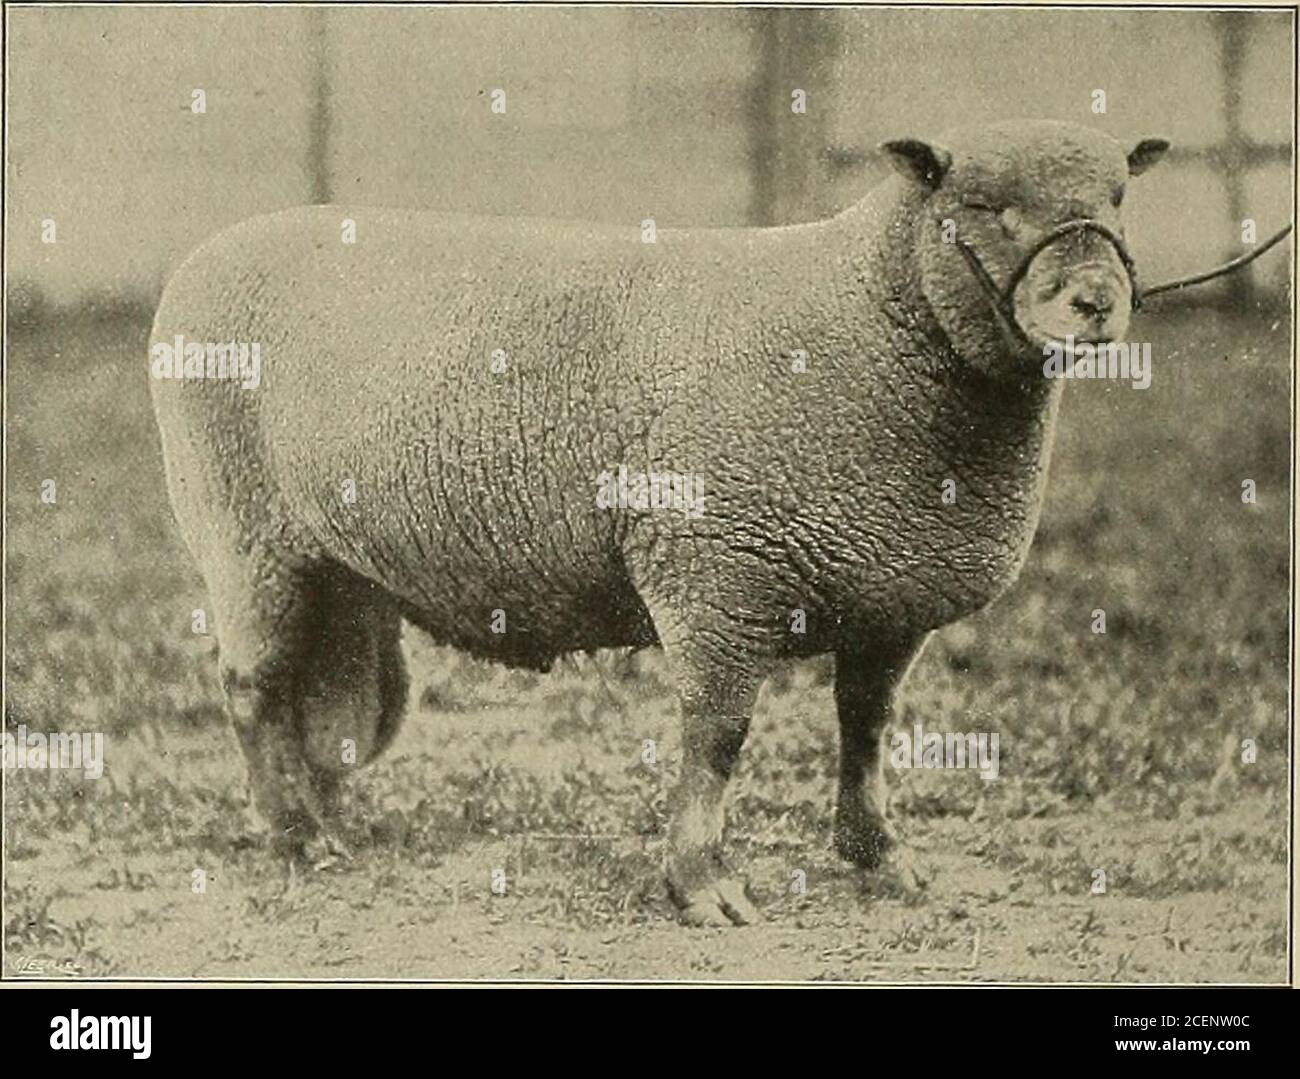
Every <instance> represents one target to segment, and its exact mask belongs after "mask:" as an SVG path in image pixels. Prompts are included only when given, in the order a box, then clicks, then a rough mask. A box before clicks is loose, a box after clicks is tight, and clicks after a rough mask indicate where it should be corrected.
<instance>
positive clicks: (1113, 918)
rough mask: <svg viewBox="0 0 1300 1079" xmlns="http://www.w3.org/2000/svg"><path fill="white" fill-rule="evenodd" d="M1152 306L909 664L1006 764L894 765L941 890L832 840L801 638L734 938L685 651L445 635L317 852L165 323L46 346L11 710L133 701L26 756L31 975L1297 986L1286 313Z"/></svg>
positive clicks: (11, 960)
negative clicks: (275, 756)
mask: <svg viewBox="0 0 1300 1079" xmlns="http://www.w3.org/2000/svg"><path fill="white" fill-rule="evenodd" d="M1135 330H1136V331H1138V332H1142V333H1145V334H1147V335H1149V337H1150V339H1151V340H1152V341H1153V342H1154V346H1153V356H1154V383H1153V386H1152V388H1151V389H1149V390H1147V391H1145V392H1138V391H1134V390H1132V389H1131V388H1129V387H1128V386H1127V385H1119V384H1106V383H1093V384H1079V385H1072V386H1070V387H1069V388H1068V392H1067V394H1066V401H1065V405H1064V408H1063V411H1062V421H1061V430H1060V436H1059V441H1058V443H1057V451H1056V455H1055V459H1054V463H1053V476H1052V483H1051V487H1050V492H1049V497H1048V502H1047V505H1046V507H1045V510H1044V514H1043V522H1042V527H1041V529H1040V532H1039V535H1038V538H1037V541H1036V543H1035V546H1034V549H1033V553H1032V554H1031V556H1030V560H1029V563H1028V565H1027V566H1026V568H1025V570H1024V573H1023V574H1022V576H1021V579H1020V582H1019V583H1018V584H1017V585H1016V587H1015V588H1014V589H1013V590H1012V591H1011V592H1010V593H1009V594H1008V595H1007V596H1006V597H1005V598H1003V599H1002V600H1001V601H1000V602H999V603H997V604H996V605H995V606H994V607H993V608H992V609H990V610H988V611H986V612H984V613H983V614H981V615H980V616H978V617H976V618H973V619H970V620H969V621H967V622H965V623H963V624H960V625H958V626H954V627H950V628H949V629H947V630H945V631H944V632H942V633H940V634H939V635H937V636H936V638H935V639H934V640H933V641H932V642H931V646H930V648H929V649H928V651H927V652H926V653H925V655H924V656H923V657H922V659H921V661H920V662H919V663H918V665H917V666H916V668H915V669H914V671H913V674H912V676H911V679H910V681H909V683H908V684H907V685H906V687H905V688H904V690H903V693H902V724H903V727H904V729H910V728H911V725H912V723H913V722H921V723H922V725H923V726H924V727H926V728H927V729H933V730H960V729H968V730H982V731H997V732H1000V735H1001V774H1000V777H999V779H998V780H997V781H996V782H992V783H984V782H982V781H981V780H980V779H978V778H977V777H976V776H975V775H974V774H973V773H953V772H931V773H912V772H897V773H894V774H893V775H892V776H891V801H892V805H893V811H894V813H895V815H896V816H897V818H898V820H899V824H900V828H901V830H902V832H903V833H904V835H905V836H906V838H907V839H908V841H909V842H910V843H911V844H912V845H913V846H914V847H915V848H916V849H917V850H918V851H919V852H921V853H922V855H923V857H924V858H925V859H928V861H929V862H930V866H931V869H932V871H933V874H934V876H933V881H932V883H931V885H930V887H929V888H928V889H927V890H926V891H925V892H923V893H921V894H920V895H902V894H896V893H893V892H891V890H890V888H889V887H888V885H887V884H886V883H884V882H883V881H882V880H878V879H873V878H872V877H870V876H865V877H864V876H860V875H859V874H858V873H856V872H855V871H853V870H851V869H849V868H848V867H846V866H844V865H842V864H841V863H840V862H838V860H837V859H836V858H835V857H834V856H833V854H832V853H831V852H830V851H829V849H828V848H829V807H830V805H831V800H832V797H833V784H832V781H831V779H830V777H831V776H833V774H834V759H835V756H834V755H835V740H834V718H833V709H832V702H831V692H830V685H829V680H828V673H827V669H826V667H825V666H824V665H820V664H807V665H803V666H799V667H793V668H790V669H788V670H782V671H778V672H776V674H775V676H774V677H773V679H772V680H771V681H770V682H769V684H768V686H767V687H766V688H765V690H764V693H763V696H762V699H761V701H760V704H759V709H758V714H757V717H756V721H755V726H754V729H753V733H752V735H751V738H750V742H749V744H748V746H747V749H746V752H745V755H744V758H743V765H742V768H741V772H740V775H739V778H738V781H737V783H736V788H737V789H736V792H735V794H736V797H735V802H734V807H733V812H732V821H733V829H734V843H733V846H734V850H733V851H732V855H733V856H734V857H735V858H736V859H737V861H739V862H741V863H742V864H748V865H749V867H750V870H751V876H752V880H753V885H754V890H755V893H756V896H757V898H758V899H759V901H760V904H761V906H762V907H764V908H765V910H766V912H767V915H768V922H767V924H765V925H762V926H757V927H752V928H747V929H742V930H733V931H730V932H725V931H687V930H683V929H681V928H679V927H677V926H675V925H674V924H673V923H672V921H671V912H670V910H669V907H668V903H667V900H666V897H665V896H664V894H663V892H662V889H661V886H660V884H659V879H658V869H657V860H658V853H659V848H660V843H661V826H662V819H663V800H664V791H665V789H666V787H667V786H668V785H669V784H670V782H671V779H672V776H671V767H670V765H666V764H660V765H656V766H648V765H646V764H644V763H642V761H641V751H642V745H643V742H644V740H645V739H648V738H649V739H654V740H656V741H657V743H658V745H659V758H660V760H662V761H664V762H671V761H672V760H673V759H674V757H675V754H674V752H673V745H674V740H675V737H676V733H675V730H674V722H673V714H672V702H671V699H670V697H669V694H668V692H667V690H666V686H665V682H664V680H663V676H662V671H661V668H660V666H659V663H658V657H657V656H656V655H655V654H653V653H644V654H641V655H638V656H635V657H630V658H629V657H625V656H620V655H614V654H609V655H602V656H600V657H598V658H596V659H582V660H581V661H577V662H574V663H573V664H571V665H569V666H567V667H566V668H564V669H562V670H559V671H557V672H556V673H554V674H552V675H549V676H545V677H536V676H532V675H520V674H515V673H511V672H507V671H504V670H501V669H498V668H492V667H486V666H482V665H479V664H476V663H473V662H470V661H467V660H465V659H464V658H462V657H460V656H458V655H456V654H454V653H450V652H446V651H443V650H440V649H437V648H434V647H433V646H432V645H430V644H429V643H428V642H427V641H426V640H424V639H421V638H420V637H419V636H418V634H416V633H415V631H410V632H409V633H408V646H409V652H410V655H411V659H412V665H413V666H412V675H413V682H414V687H413V697H414V699H413V702H412V710H411V715H410V717H409V718H408V721H407V724H406V727H405V729H404V731H403V732H402V734H401V735H400V736H399V738H398V741H397V743H396V744H395V745H394V747H393V748H392V750H390V752H389V753H388V755H387V756H386V757H385V758H384V759H383V760H381V761H380V762H379V763H378V764H376V765H375V766H373V767H371V768H369V769H367V770H365V771H364V772H361V773H359V774H358V776H357V777H356V779H355V781H354V783H353V785H352V788H351V793H350V797H349V802H348V805H347V815H348V829H349V832H350V837H351V839H352V841H353V844H354V847H355V851H356V856H355V858H354V860H353V861H352V862H351V863H349V864H346V865H341V866H337V867H335V868H333V869H329V870H326V871H321V872H317V873H313V874H308V875H304V876H299V875H294V876H286V875H285V873H284V872H283V871H282V870H281V869H280V867H279V866H278V865H277V864H276V863H274V862H273V861H272V860H271V858H270V857H269V855H268V853H267V851H266V850H265V849H264V840H263V837H262V836H261V834H260V833H259V832H258V830H257V828H256V826H255V824H254V822H253V821H252V820H251V818H250V817H249V814H248V810H247V795H246V787H245V781H244V774H243V765H242V761H241V759H240V756H239V751H238V748H237V746H236V744H235V741H234V739H233V736H232V735H231V734H230V733H229V732H228V731H227V730H226V728H225V725H224V723H223V720H222V717H221V712H220V701H219V692H218V688H217V685H216V682H215V664H214V659H213V657H214V653H215V645H214V643H213V641H212V639H211V638H208V637H201V636H195V635H194V634H193V633H192V632H191V612H192V611H193V610H194V609H195V608H200V607H205V606H206V600H205V598H204V595H203V592H202V587H201V584H200V581H199V578H198V576H197V574H196V572H195V571H194V569H193V568H192V567H191V565H190V564H189V561H188V558H187V556H186V555H185V553H184V551H183V549H182V548H181V546H180V543H179V540H178V539H177V537H176V535H175V532H174V530H173V528H172V524H171V520H170V516H169V511H168V508H167V504H166V499H165V494H164V491H163V485H162V479H161V476H162V466H161V459H160V456H159V450H158V444H157V438H156V435H155V433H154V430H153V425H152V416H151V414H150V412H149V407H148V393H147V386H146V382H145V378H146V375H145V356H146V350H145V341H146V335H147V328H146V327H145V326H144V325H143V324H135V323H104V322H100V323H94V322H86V323H77V322H67V323H65V324H63V325H61V326H59V327H58V328H57V329H49V330H45V331H42V332H36V333H32V334H28V335H25V336H23V337H22V338H20V339H18V340H16V341H14V342H12V343H11V350H10V368H9V379H8V392H9V404H8V438H9V446H8V479H7V490H6V496H7V498H6V507H7V508H6V518H7V526H8V563H7V572H6V582H5V583H6V590H5V602H6V614H7V618H8V623H7V625H8V638H7V661H8V670H7V699H6V723H7V724H8V725H9V727H10V728H11V729H12V728H13V727H16V726H17V725H18V724H26V725H27V727H28V729H29V730H41V731H49V730H55V729H58V730H66V731H102V732H104V733H105V735H106V739H107V754H106V755H107V769H106V771H105V775H104V777H103V778H102V779H100V780H98V781H86V780H79V779H70V778H69V777H66V776H59V775H54V774H52V773H48V774H38V773H31V772H12V773H8V774H7V775H6V777H5V804H4V811H5V818H4V819H5V837H4V838H5V881H4V884H5V890H4V895H5V910H4V937H5V945H6V964H7V969H6V973H8V974H14V973H18V972H19V971H20V970H23V971H27V972H28V973H31V972H33V971H34V970H35V969H36V967H35V966H34V964H36V963H38V962H44V963H46V964H49V963H51V962H57V963H67V964H69V966H70V969H75V970H77V971H79V972H80V973H82V974H85V975H110V974H111V975H120V976H146V975H175V976H190V975H195V976H206V977H215V976H222V977H268V976H288V975H296V976H299V977H383V976H387V977H423V978H429V977H515V978H519V977H545V978H565V977H568V978H576V977H596V978H610V977H621V978H627V977H647V978H660V979H696V978H722V979H774V978H780V979H786V978H789V979H866V980H891V981H900V980H903V981H906V980H913V979H917V980H945V981H951V980H1006V979H1013V980H1018V979H1027V980H1077V979H1088V980H1102V981H1107V980H1115V981H1149V980H1168V981H1208V980H1216V981H1217V980H1227V981H1252V982H1253V981H1279V980H1282V979H1283V978H1284V977H1285V975H1286V966H1285V956H1286V953H1287V921H1286V903H1287V820H1288V818H1287V782H1288V775H1289V771H1288V763H1287V751H1288V750H1287V747H1288V726H1287V651H1288V627H1289V614H1288V561H1287V560H1288V521H1289V506H1288V498H1289V494H1288V486H1289V473H1288V462H1289V414H1290V413H1289V393H1290V386H1289V362H1288V350H1287V349H1288V346H1287V342H1288V326H1287V325H1286V323H1285V321H1281V322H1278V321H1273V320H1271V319H1269V318H1264V317H1260V318H1256V319H1254V320H1252V321H1250V322H1241V321H1227V320H1224V319H1221V318H1220V317H1219V316H1216V315H1214V314H1213V313H1199V314H1197V315H1195V316H1191V315H1188V314H1183V315H1177V316H1173V317H1170V318H1168V319H1165V320H1161V321H1156V320H1154V319H1152V320H1150V321H1147V322H1145V323H1144V324H1143V325H1140V326H1137V327H1135ZM46 479H53V480H54V481H55V482H56V485H57V488H56V490H57V501H56V502H55V503H54V504H53V505H49V504H45V503H43V502H42V501H41V499H40V497H39V496H40V490H41V483H42V481H43V480H46ZM1244 479H1251V480H1254V481H1255V484H1256V488H1257V492H1258V495H1257V503H1256V504H1254V505H1247V504H1243V502H1242V500H1241V489H1242V487H1241V485H1242V481H1243V480H1244ZM1096 608H1102V609H1104V610H1105V612H1106V623H1107V632H1106V633H1105V634H1104V635H1098V634H1094V633H1093V632H1092V631H1091V621H1092V612H1093V611H1094V609H1096ZM1246 738H1250V739H1254V740H1255V743H1256V745H1257V747H1258V756H1257V760H1256V761H1255V762H1254V763H1253V764H1244V763H1242V761H1241V759H1240V750H1239V745H1240V742H1241V741H1242V739H1246ZM578 835H584V836H587V837H589V838H585V839H580V838H574V837H575V836H578ZM196 870H202V871H203V873H204V875H205V886H204V887H203V889H202V890H196V885H195V879H196V878H195V871H196ZM1097 870H1101V871H1103V872H1104V874H1105V882H1106V890H1105V892H1104V894H1094V893H1093V891H1092V887H1093V883H1094V879H1095V874H1096V871H1097ZM496 871H502V872H504V876H505V881H506V889H505V894H504V895H498V894H494V892H493V890H492V882H493V874H494V872H496ZM800 880H802V881H803V882H805V887H804V888H803V890H802V891H801V890H799V889H798V888H797V886H796V885H797V882H798V881H800Z"/></svg>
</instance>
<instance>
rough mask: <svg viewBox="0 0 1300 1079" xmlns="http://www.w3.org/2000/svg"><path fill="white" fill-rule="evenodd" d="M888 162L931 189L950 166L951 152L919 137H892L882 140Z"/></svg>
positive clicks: (946, 172) (938, 182) (946, 173)
mask: <svg viewBox="0 0 1300 1079" xmlns="http://www.w3.org/2000/svg"><path fill="white" fill-rule="evenodd" d="M880 148H881V149H882V150H883V151H885V155H886V156H887V157H888V158H889V163H890V164H891V165H893V166H894V168H896V169H897V170H898V171H899V172H901V173H902V174H903V175H904V176H907V177H909V178H911V179H913V180H916V181H917V182H918V183H920V184H922V185H923V186H925V187H928V188H929V189H930V190H931V191H933V190H934V189H935V188H936V187H938V186H939V184H940V183H942V181H943V178H944V177H945V176H946V175H948V170H949V169H950V168H952V154H951V153H949V152H948V151H947V150H945V149H944V148H943V147H942V146H935V145H932V144H931V143H928V142H921V141H920V140H919V139H894V140H893V141H891V142H882V143H881V144H880Z"/></svg>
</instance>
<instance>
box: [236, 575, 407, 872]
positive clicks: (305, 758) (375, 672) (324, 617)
mask: <svg viewBox="0 0 1300 1079" xmlns="http://www.w3.org/2000/svg"><path fill="white" fill-rule="evenodd" d="M237 591H238V592H239V594H238V595H231V590H230V589H226V593H225V595H224V596H223V597H222V598H221V599H219V600H218V602H217V607H218V609H217V620H218V624H217V631H218V637H219V640H220V645H221V672H222V685H223V687H224V688H225V693H226V707H227V711H228V713H229V715H230V718H231V720H232V722H233V724H234V727H235V731H236V733H237V734H238V736H239V740H240V742H241V745H242V747H243V750H244V756H245V758H246V759H247V761H248V767H249V776H250V781H251V785H252V788H253V799H254V803H255V805H256V806H257V808H258V810H259V812H260V813H261V814H262V816H264V817H265V818H266V819H267V821H268V823H269V824H270V825H271V827H272V829H273V832H274V841H275V844H276V846H277V848H278V849H280V850H281V851H282V852H283V853H285V854H287V855H289V856H290V857H292V858H295V859H297V860H302V861H305V862H307V863H308V864H311V865H318V864H321V863H323V862H327V861H329V860H332V859H333V858H335V857H337V856H340V855H344V856H345V855H346V847H345V846H344V844H343V843H342V841H341V840H340V839H339V836H338V832H339V820H338V795H339V785H340V781H341V779H342V777H343V775H344V774H346V772H347V771H348V770H349V769H350V768H352V767H355V766H358V765H361V764H364V763H366V762H367V761H368V760H370V759H372V758H373V757H374V756H376V755H377V754H378V753H379V752H381V751H382V749H383V748H384V747H385V746H386V745H387V744H388V743H389V742H390V741H391V740H392V738H393V736H394V734H395V733H396V731H397V729H398V727H399V725H400V722H401V718H402V712H403V709H404V706H405V701H406V689H407V678H406V671H405V666H404V663H403V660H402V654H401V649H400V644H399V635H400V626H401V623H400V619H399V616H398V614H397V611H396V609H395V608H394V607H393V605H392V603H391V601H389V600H388V598H387V597H386V595H385V594H384V593H383V592H382V590H380V589H379V588H377V587H376V586H375V585H373V584H372V583H371V582H369V581H367V580H365V579H364V578H362V577H359V576H357V575H356V574H353V573H351V572H350V571H348V570H345V569H343V568H342V567H340V566H337V565H335V564H332V563H324V564H319V565H316V566H313V567H311V568H308V569H304V570H300V571H298V572H295V573H293V574H292V575H289V574H283V573H282V574H280V575H279V585H278V587H268V582H267V578H266V576H265V575H259V584H258V587H257V588H252V587H251V586H250V588H249V589H247V590H237Z"/></svg>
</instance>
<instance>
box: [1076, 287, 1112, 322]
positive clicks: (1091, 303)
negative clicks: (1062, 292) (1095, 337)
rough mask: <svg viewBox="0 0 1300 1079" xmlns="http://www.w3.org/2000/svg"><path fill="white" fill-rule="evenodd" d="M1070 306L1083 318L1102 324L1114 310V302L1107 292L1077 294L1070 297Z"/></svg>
mask: <svg viewBox="0 0 1300 1079" xmlns="http://www.w3.org/2000/svg"><path fill="white" fill-rule="evenodd" d="M1070 306H1071V307H1073V308H1074V310H1075V311H1077V312H1078V313H1079V314H1081V315H1083V317H1084V318H1090V319H1096V320H1097V321H1098V322H1102V321H1104V320H1105V319H1106V318H1107V317H1108V316H1109V315H1110V313H1111V312H1112V311H1113V310H1115V300H1114V299H1113V298H1112V297H1111V295H1110V294H1109V293H1108V292H1077V293H1075V294H1074V296H1073V297H1071V299H1070Z"/></svg>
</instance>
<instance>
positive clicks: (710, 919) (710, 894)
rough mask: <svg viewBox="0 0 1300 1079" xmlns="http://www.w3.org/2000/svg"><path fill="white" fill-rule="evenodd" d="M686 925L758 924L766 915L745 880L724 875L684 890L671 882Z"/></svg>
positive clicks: (672, 894) (673, 897)
mask: <svg viewBox="0 0 1300 1079" xmlns="http://www.w3.org/2000/svg"><path fill="white" fill-rule="evenodd" d="M668 894H669V895H670V896H672V899H673V902H674V903H676V904H677V908H678V912H679V913H678V917H679V919H680V921H681V923H682V925H693V926H698V925H719V926H732V925H755V924H757V923H758V922H761V921H762V920H763V915H762V913H761V912H760V911H759V909H758V908H757V907H756V906H754V903H753V901H752V900H751V899H750V898H749V894H748V889H747V888H746V885H745V882H744V880H742V879H741V878H739V877H723V878H719V879H716V880H710V881H708V882H707V883H705V884H702V885H700V886H698V887H695V888H692V889H691V890H690V891H683V890H681V889H679V888H677V887H676V886H674V884H673V883H672V881H671V880H670V881H669V882H668Z"/></svg>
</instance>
